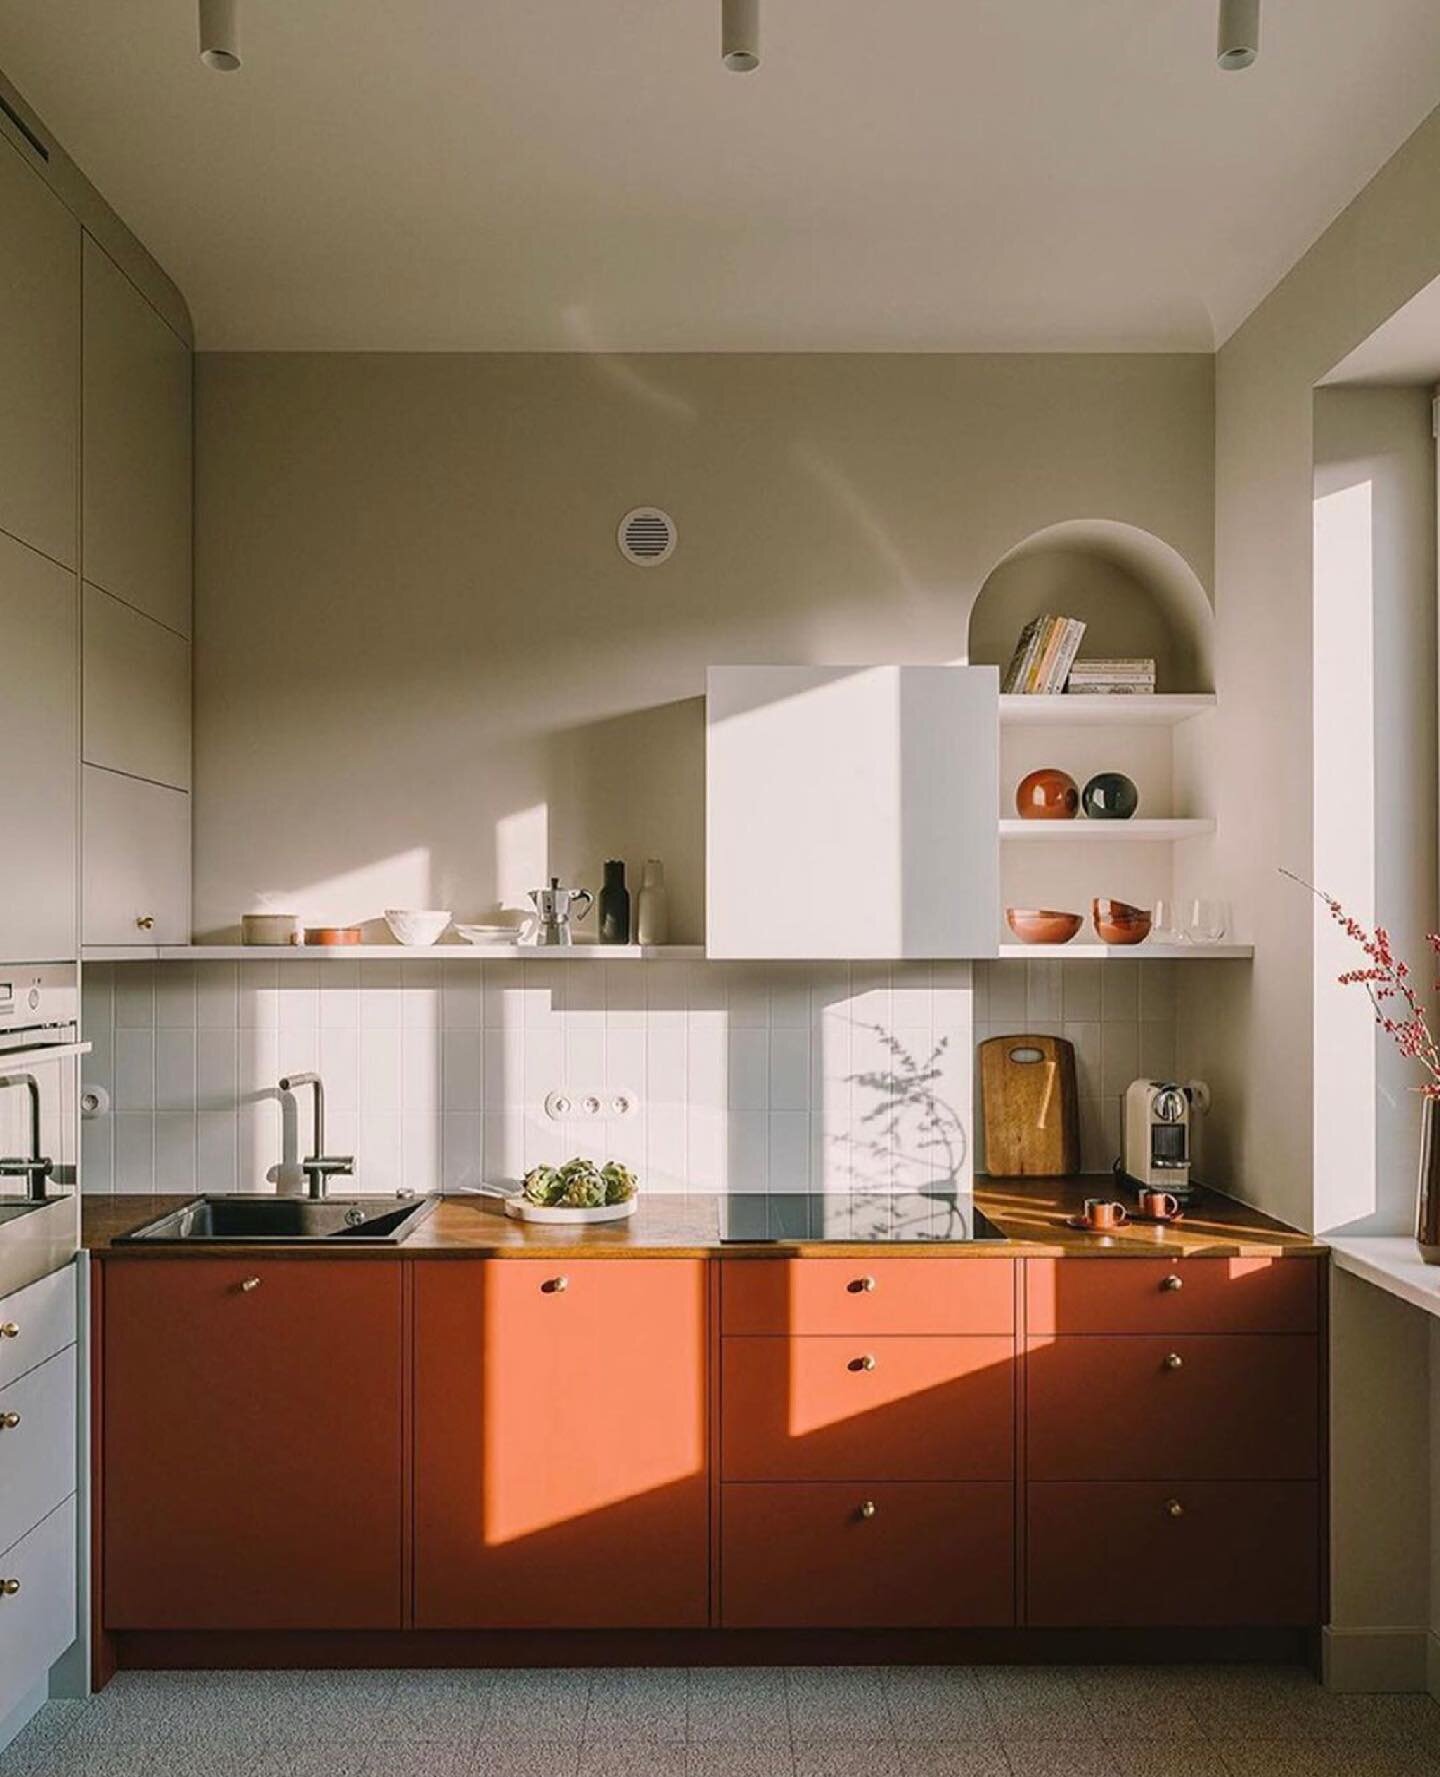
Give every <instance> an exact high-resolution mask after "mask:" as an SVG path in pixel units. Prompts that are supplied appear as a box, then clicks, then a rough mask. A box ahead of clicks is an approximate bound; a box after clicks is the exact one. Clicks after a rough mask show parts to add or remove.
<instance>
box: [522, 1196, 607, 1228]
mask: <svg viewBox="0 0 1440 1777" xmlns="http://www.w3.org/2000/svg"><path fill="white" fill-rule="evenodd" d="M639 1201H640V1199H639V1198H638V1197H631V1198H630V1199H629V1200H628V1201H627V1202H625V1203H602V1204H601V1205H600V1206H599V1208H597V1209H566V1208H562V1207H561V1206H560V1205H559V1204H554V1205H551V1204H546V1203H529V1202H527V1201H526V1199H525V1198H523V1197H507V1198H506V1199H505V1213H506V1215H507V1216H514V1218H515V1219H516V1221H517V1222H580V1223H585V1222H623V1221H624V1219H625V1218H626V1216H633V1215H634V1213H635V1208H636V1205H637V1204H638V1203H639Z"/></svg>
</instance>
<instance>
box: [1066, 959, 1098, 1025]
mask: <svg viewBox="0 0 1440 1777" xmlns="http://www.w3.org/2000/svg"><path fill="white" fill-rule="evenodd" d="M1107 966H1108V965H1107V964H1105V963H1098V962H1074V963H1064V962H1062V963H1061V965H1060V969H1061V986H1060V995H1061V1000H1062V1002H1063V1006H1062V1013H1061V1016H1062V1017H1063V1018H1064V1019H1065V1021H1066V1023H1073V1024H1089V1023H1098V1022H1099V1018H1100V986H1101V978H1102V976H1103V975H1104V974H1105V971H1106V968H1107Z"/></svg>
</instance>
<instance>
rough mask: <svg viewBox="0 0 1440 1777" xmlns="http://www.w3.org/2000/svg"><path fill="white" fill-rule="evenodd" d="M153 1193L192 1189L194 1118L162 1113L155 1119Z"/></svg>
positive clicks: (193, 1179)
mask: <svg viewBox="0 0 1440 1777" xmlns="http://www.w3.org/2000/svg"><path fill="white" fill-rule="evenodd" d="M155 1189H156V1190H157V1191H166V1192H181V1191H193V1190H194V1189H195V1118H194V1116H193V1115H192V1116H188V1117H187V1116H175V1115H172V1114H170V1113H168V1112H161V1113H160V1115H159V1116H157V1117H156V1119H155Z"/></svg>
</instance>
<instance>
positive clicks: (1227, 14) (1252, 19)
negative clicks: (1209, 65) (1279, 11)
mask: <svg viewBox="0 0 1440 1777" xmlns="http://www.w3.org/2000/svg"><path fill="white" fill-rule="evenodd" d="M1259 53H1260V0H1220V36H1219V39H1218V41H1217V43H1216V46H1215V60H1216V61H1217V62H1219V64H1220V66H1221V67H1222V68H1223V69H1224V70H1225V72H1226V73H1227V74H1233V73H1235V72H1236V71H1238V70H1239V69H1241V68H1248V67H1249V66H1250V64H1251V62H1253V61H1254V60H1255V58H1256V56H1258V55H1259Z"/></svg>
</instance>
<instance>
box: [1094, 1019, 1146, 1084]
mask: <svg viewBox="0 0 1440 1777" xmlns="http://www.w3.org/2000/svg"><path fill="white" fill-rule="evenodd" d="M1139 1071H1140V1028H1139V1026H1138V1025H1136V1024H1102V1025H1101V1027H1100V1091H1101V1095H1102V1096H1103V1097H1105V1098H1119V1097H1121V1096H1123V1094H1124V1092H1125V1090H1126V1088H1127V1087H1128V1086H1129V1084H1130V1082H1131V1081H1132V1080H1133V1079H1135V1077H1136V1076H1137V1074H1138V1073H1139Z"/></svg>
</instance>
